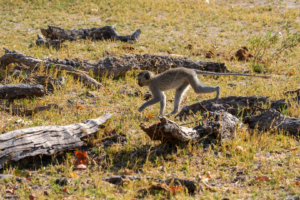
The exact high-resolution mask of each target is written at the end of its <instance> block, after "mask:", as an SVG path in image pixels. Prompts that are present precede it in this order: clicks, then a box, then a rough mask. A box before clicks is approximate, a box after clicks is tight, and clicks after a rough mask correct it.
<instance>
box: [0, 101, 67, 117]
mask: <svg viewBox="0 0 300 200" xmlns="http://www.w3.org/2000/svg"><path fill="white" fill-rule="evenodd" d="M50 109H57V110H62V108H60V107H59V106H58V105H57V104H54V103H53V104H48V105H46V106H37V107H35V108H34V109H28V108H9V107H6V106H0V111H1V110H4V111H6V112H11V114H12V115H33V114H35V113H38V112H42V111H45V110H50Z"/></svg>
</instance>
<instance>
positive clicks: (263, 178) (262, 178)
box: [255, 176, 270, 181]
mask: <svg viewBox="0 0 300 200" xmlns="http://www.w3.org/2000/svg"><path fill="white" fill-rule="evenodd" d="M255 179H256V180H258V181H270V178H269V177H267V176H258V177H256V178H255Z"/></svg>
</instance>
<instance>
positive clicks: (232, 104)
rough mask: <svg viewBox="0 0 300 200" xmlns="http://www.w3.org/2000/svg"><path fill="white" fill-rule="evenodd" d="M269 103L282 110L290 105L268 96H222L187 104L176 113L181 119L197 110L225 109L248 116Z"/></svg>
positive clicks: (203, 111) (237, 114) (233, 113)
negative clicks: (216, 98) (217, 98)
mask: <svg viewBox="0 0 300 200" xmlns="http://www.w3.org/2000/svg"><path fill="white" fill-rule="evenodd" d="M263 104H265V105H268V106H270V107H271V108H274V109H277V110H280V109H282V108H284V107H287V106H288V103H287V102H286V101H285V100H284V99H280V100H277V101H273V100H270V99H269V98H268V97H256V96H249V97H245V96H228V97H223V98H220V99H219V100H217V101H216V100H213V99H209V100H205V101H202V102H198V103H195V104H193V105H190V106H185V107H183V108H182V110H181V111H180V112H179V113H178V114H177V115H176V117H179V119H180V120H182V119H186V117H187V116H189V115H193V114H195V113H197V112H201V113H205V112H208V111H211V112H214V111H220V110H224V111H227V112H229V113H230V114H232V115H235V116H243V117H244V116H247V115H249V114H250V115H252V114H255V113H256V112H257V111H260V112H262V111H264V110H266V109H263V108H262V105H263Z"/></svg>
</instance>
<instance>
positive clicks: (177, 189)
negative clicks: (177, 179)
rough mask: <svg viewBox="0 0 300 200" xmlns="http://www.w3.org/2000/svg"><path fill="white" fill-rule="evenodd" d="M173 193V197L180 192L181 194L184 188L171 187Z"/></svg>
mask: <svg viewBox="0 0 300 200" xmlns="http://www.w3.org/2000/svg"><path fill="white" fill-rule="evenodd" d="M169 188H170V190H171V192H172V194H173V195H175V194H176V193H178V192H181V191H182V190H183V188H182V187H181V186H169Z"/></svg>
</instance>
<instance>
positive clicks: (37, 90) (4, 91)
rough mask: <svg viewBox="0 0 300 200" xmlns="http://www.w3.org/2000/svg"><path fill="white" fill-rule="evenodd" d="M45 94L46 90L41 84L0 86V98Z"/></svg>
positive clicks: (20, 97) (19, 97)
mask: <svg viewBox="0 0 300 200" xmlns="http://www.w3.org/2000/svg"><path fill="white" fill-rule="evenodd" d="M45 94H46V90H45V88H44V87H43V86H42V85H39V84H36V85H28V84H19V85H5V86H0V99H9V100H13V99H22V98H30V97H42V96H44V95H45Z"/></svg>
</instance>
